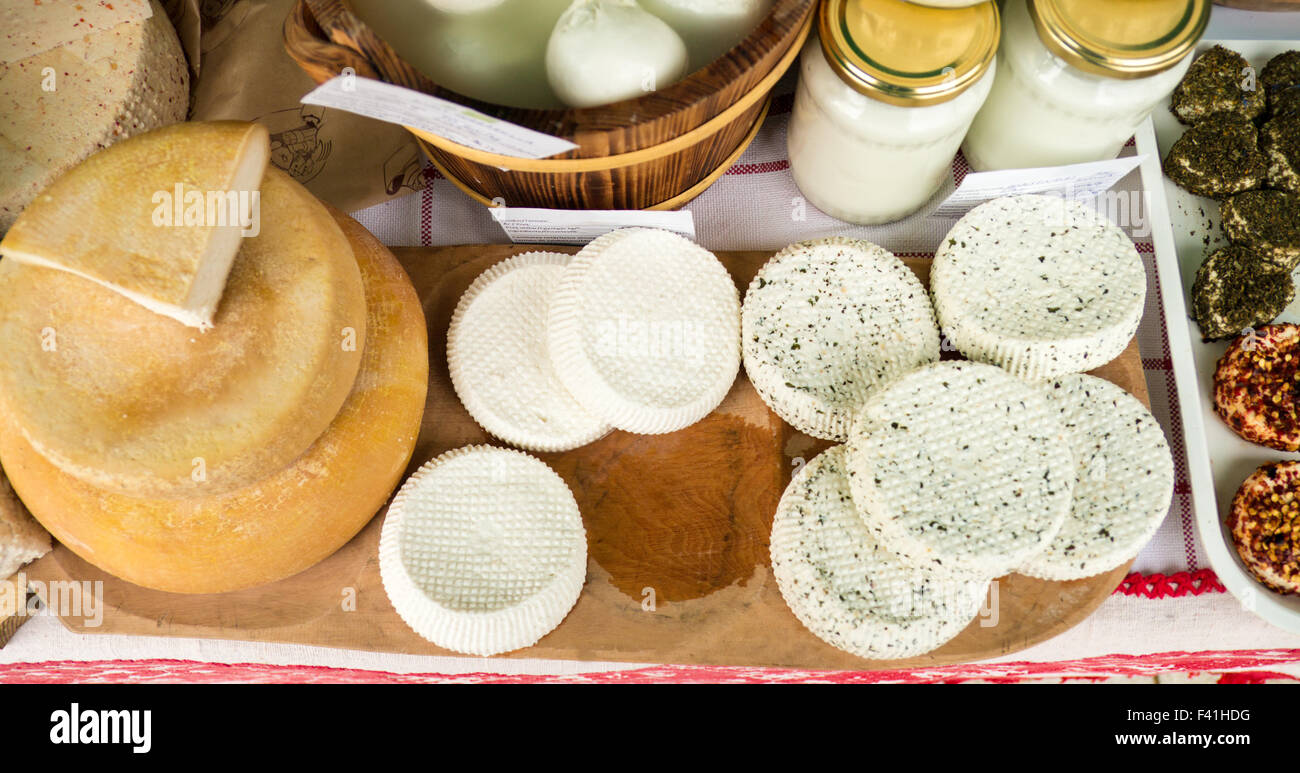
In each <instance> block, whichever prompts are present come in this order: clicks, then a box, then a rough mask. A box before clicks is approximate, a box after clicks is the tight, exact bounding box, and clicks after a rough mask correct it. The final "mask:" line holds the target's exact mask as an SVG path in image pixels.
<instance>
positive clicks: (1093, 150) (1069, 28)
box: [962, 0, 1210, 170]
mask: <svg viewBox="0 0 1300 773" xmlns="http://www.w3.org/2000/svg"><path fill="white" fill-rule="evenodd" d="M1003 16H1004V19H1003V31H1002V45H1001V47H1000V48H999V49H998V74H997V78H996V79H995V80H994V83H993V91H992V92H991V93H990V94H989V98H988V100H987V101H986V102H985V103H984V107H983V108H982V109H981V110H980V113H979V115H978V116H976V117H975V122H974V123H973V124H972V125H971V129H970V132H969V134H967V136H966V142H965V144H964V145H963V146H962V150H963V151H964V153H965V155H966V160H967V161H969V162H970V164H971V166H972V167H974V168H975V169H980V170H987V169H1014V168H1024V167H1036V166H1059V165H1062V164H1073V163H1081V162H1085V161H1100V160H1103V159H1109V158H1114V157H1115V156H1116V155H1117V154H1118V153H1119V151H1120V149H1121V148H1123V147H1124V143H1125V142H1127V141H1128V139H1129V137H1132V136H1133V133H1134V132H1135V131H1136V130H1137V128H1138V126H1139V125H1141V123H1142V122H1143V121H1144V120H1146V118H1147V116H1148V115H1150V114H1151V111H1152V109H1153V108H1154V107H1155V106H1156V105H1157V104H1159V103H1160V102H1161V101H1163V100H1164V99H1165V98H1166V97H1168V96H1169V93H1170V92H1172V91H1173V90H1174V87H1175V86H1176V85H1178V81H1180V80H1181V79H1182V77H1183V76H1184V75H1185V74H1186V73H1187V68H1188V67H1189V66H1190V65H1191V61H1192V52H1193V49H1194V48H1195V47H1196V43H1197V41H1198V40H1200V38H1201V35H1202V34H1203V33H1204V32H1205V26H1206V24H1207V23H1208V22H1209V17H1210V0H1007V1H1006V2H1005V3H1004V4H1003Z"/></svg>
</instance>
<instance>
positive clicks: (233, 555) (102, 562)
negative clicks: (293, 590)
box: [0, 215, 429, 593]
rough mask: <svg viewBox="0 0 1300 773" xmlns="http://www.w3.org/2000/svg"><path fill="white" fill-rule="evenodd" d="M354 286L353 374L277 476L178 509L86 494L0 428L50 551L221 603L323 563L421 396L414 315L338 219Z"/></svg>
mask: <svg viewBox="0 0 1300 773" xmlns="http://www.w3.org/2000/svg"><path fill="white" fill-rule="evenodd" d="M337 217H338V220H339V223H340V224H341V225H342V227H343V230H344V232H345V233H346V234H347V236H348V238H349V239H351V241H352V244H353V248H354V250H355V252H356V255H357V262H358V263H359V265H360V268H361V277H362V280H363V282H364V283H365V292H366V301H367V303H366V306H367V314H368V324H367V327H366V339H365V346H364V352H363V355H362V362H361V369H360V372H359V373H358V375H357V378H356V383H355V385H354V386H353V388H352V392H351V394H349V395H348V398H347V401H346V402H345V403H344V404H343V409H342V410H341V411H340V412H339V413H338V415H337V417H335V419H334V421H333V423H332V424H330V426H329V429H328V430H326V432H325V434H324V435H323V436H321V438H320V439H319V440H317V441H316V442H315V443H314V444H313V445H312V446H311V447H310V448H309V449H308V450H307V452H306V453H305V454H303V455H302V456H301V457H300V458H299V459H297V460H296V461H294V462H293V463H292V464H291V465H289V466H288V467H286V468H284V469H281V470H279V471H277V472H270V473H268V474H267V475H266V477H265V478H264V479H263V480H260V481H258V482H257V483H255V484H253V485H251V486H248V487H246V488H243V489H239V490H237V491H232V492H229V493H226V494H221V495H217V496H208V497H192V498H188V499H182V500H166V499H148V498H141V497H130V496H124V495H121V494H116V493H112V492H108V491H104V490H101V489H97V488H95V487H93V486H91V485H89V484H87V483H85V482H83V481H81V480H78V479H77V478H75V477H73V476H71V475H68V474H67V473H65V472H63V471H61V470H59V469H58V468H57V467H55V466H54V465H53V464H51V463H50V462H49V461H47V460H46V459H45V458H44V457H42V456H41V455H40V454H39V453H37V452H36V451H35V450H34V449H33V448H32V446H31V445H30V444H29V443H28V442H27V441H26V440H25V439H24V438H23V436H22V434H21V433H19V432H16V431H14V425H13V420H12V418H11V417H8V416H0V460H2V461H3V464H4V469H5V471H6V472H8V474H9V478H10V481H11V482H12V483H13V486H14V489H15V490H16V491H17V492H18V495H19V497H21V498H22V500H23V502H24V503H25V504H26V505H27V507H28V509H29V510H30V511H31V512H32V514H33V515H34V516H36V518H37V520H39V521H40V522H41V523H42V524H43V525H44V526H45V527H46V528H47V529H49V530H50V532H51V533H52V534H53V535H54V536H55V538H57V539H58V540H59V541H60V542H62V543H63V544H64V545H66V546H67V547H68V548H70V549H71V550H72V551H73V552H74V553H76V554H77V555H79V556H81V557H82V558H84V559H85V560H87V561H89V562H90V563H92V564H94V565H96V566H98V567H100V568H101V569H104V570H105V571H107V572H109V573H111V574H114V575H117V576H118V577H121V578H122V579H124V580H128V581H130V582H133V583H135V584H137V585H142V586H144V587H146V588H153V589H156V590H163V591H172V592H176V593H219V592H224V591H230V590H238V589H240V588H248V587H252V586H255V585H261V584H263V583H268V582H273V581H275V580H279V579H283V578H285V577H288V576H291V575H293V574H296V573H298V572H300V571H302V570H304V569H307V568H308V567H310V566H312V565H314V564H316V563H317V562H319V561H321V560H322V559H324V558H326V557H327V556H329V555H330V554H332V553H333V552H334V551H336V550H338V549H339V548H340V547H342V546H343V545H344V544H346V543H347V541H348V540H350V539H351V538H352V537H353V536H355V535H356V533H357V532H358V531H360V530H361V528H362V527H364V526H365V525H366V523H368V522H369V521H370V519H371V518H372V517H373V516H374V515H375V513H376V512H377V511H378V510H379V509H380V508H381V507H383V505H384V503H385V502H386V501H387V499H388V495H389V494H390V493H392V491H393V489H394V488H395V487H396V486H397V484H398V482H399V481H400V480H401V476H402V473H403V472H404V471H405V469H406V465H407V463H408V462H409V461H410V458H411V452H412V450H413V449H414V448H415V440H416V436H417V435H418V434H419V431H420V421H421V418H422V416H423V414H424V401H425V392H426V390H427V389H428V377H429V346H428V336H427V332H426V330H425V322H424V312H423V310H422V308H421V306H420V301H419V298H418V297H417V296H416V294H415V288H414V287H413V286H412V284H411V280H410V279H409V278H408V277H407V276H406V273H405V271H403V270H402V267H401V265H400V264H398V263H397V260H396V259H395V258H394V257H393V255H392V253H391V252H389V251H388V250H387V249H386V248H385V247H384V246H383V245H382V244H380V243H379V242H378V241H377V240H376V239H375V238H374V237H373V236H371V235H370V234H369V233H368V232H367V231H366V230H365V229H364V228H362V227H361V226H360V225H359V224H357V223H356V222H355V221H353V220H351V219H350V218H348V217H346V216H345V215H338V216H337Z"/></svg>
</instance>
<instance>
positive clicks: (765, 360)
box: [741, 238, 939, 442]
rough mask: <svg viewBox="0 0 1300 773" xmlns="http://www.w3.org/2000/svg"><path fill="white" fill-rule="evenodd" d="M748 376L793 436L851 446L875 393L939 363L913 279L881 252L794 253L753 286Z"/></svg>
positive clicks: (830, 246) (831, 244)
mask: <svg viewBox="0 0 1300 773" xmlns="http://www.w3.org/2000/svg"><path fill="white" fill-rule="evenodd" d="M741 341H742V349H743V351H744V359H745V372H746V373H748V374H749V380H750V382H751V383H753V385H754V388H755V389H756V390H757V391H758V394H759V396H760V397H762V398H763V401H764V402H765V403H767V404H768V406H769V407H770V408H771V409H772V410H773V411H775V412H776V413H777V415H779V416H780V417H781V418H782V419H785V421H786V422H788V423H789V424H790V425H792V426H793V427H795V428H796V429H798V430H800V431H802V432H806V433H808V434H809V435H813V436H815V437H820V438H826V439H828V440H838V441H841V442H843V441H845V440H847V439H848V437H849V427H850V426H851V425H852V423H853V414H854V413H855V412H856V411H857V409H858V408H859V407H861V405H862V403H863V401H864V400H865V399H866V397H867V395H869V394H870V393H871V392H872V390H873V389H876V388H877V387H879V386H880V385H882V384H885V383H888V382H889V381H891V380H893V379H894V378H897V377H898V376H900V375H902V374H903V373H906V372H908V371H910V370H913V369H915V368H917V367H919V366H921V365H924V364H926V363H930V362H934V361H936V360H938V359H939V328H938V326H937V325H936V323H935V320H934V310H933V308H931V306H930V299H929V296H927V294H926V292H925V288H924V287H923V286H922V285H921V282H920V280H918V279H917V278H916V274H914V273H912V271H911V269H909V268H908V267H907V266H906V265H904V264H903V262H902V261H901V260H899V259H898V258H896V257H894V255H893V254H892V253H890V252H888V251H886V250H884V249H883V248H881V247H878V246H876V245H874V244H871V243H870V242H864V241H859V240H855V239H842V238H831V239H823V240H820V241H812V242H801V243H799V244H793V245H791V246H789V247H787V248H785V249H784V250H782V251H781V252H778V253H777V254H776V255H775V256H774V257H773V258H772V259H771V260H769V261H768V262H767V264H766V265H764V266H763V268H762V269H761V270H760V271H759V272H758V275H757V276H755V277H754V281H753V282H751V283H750V285H749V290H748V292H746V293H745V302H744V305H743V306H742V309H741Z"/></svg>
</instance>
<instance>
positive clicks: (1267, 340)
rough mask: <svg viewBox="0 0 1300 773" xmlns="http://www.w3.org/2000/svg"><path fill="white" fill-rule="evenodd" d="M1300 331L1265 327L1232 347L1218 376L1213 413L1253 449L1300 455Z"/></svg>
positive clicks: (1220, 363)
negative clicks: (1298, 399) (1255, 445)
mask: <svg viewBox="0 0 1300 773" xmlns="http://www.w3.org/2000/svg"><path fill="white" fill-rule="evenodd" d="M1297 391H1300V327H1297V326H1296V325H1265V326H1263V327H1261V328H1260V329H1259V330H1258V331H1256V332H1255V333H1252V334H1248V335H1243V336H1241V337H1240V338H1238V339H1237V340H1235V341H1233V342H1232V345H1231V346H1229V347H1228V351H1226V352H1224V354H1223V357H1222V358H1220V359H1219V365H1218V368H1216V369H1215V371H1214V407H1215V409H1216V410H1217V411H1218V412H1219V416H1220V417H1222V419H1223V420H1224V421H1225V422H1227V424H1228V427H1230V428H1231V429H1232V431H1233V432H1236V433H1237V434H1238V435H1241V436H1242V437H1243V438H1245V439H1247V440H1249V441H1250V442H1252V443H1258V444H1260V445H1264V446H1268V447H1269V448H1276V449H1277V450H1279V451H1296V450H1300V416H1298V415H1297V413H1296V393H1297Z"/></svg>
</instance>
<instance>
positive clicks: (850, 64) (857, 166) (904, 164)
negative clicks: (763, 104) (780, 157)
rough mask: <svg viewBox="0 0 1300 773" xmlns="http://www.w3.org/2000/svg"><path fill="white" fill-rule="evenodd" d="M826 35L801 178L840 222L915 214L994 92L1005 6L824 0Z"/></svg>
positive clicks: (818, 42) (795, 132)
mask: <svg viewBox="0 0 1300 773" xmlns="http://www.w3.org/2000/svg"><path fill="white" fill-rule="evenodd" d="M817 31H818V34H817V35H814V36H812V37H811V38H810V39H809V41H808V43H807V45H806V46H805V47H804V50H803V53H802V55H801V61H800V70H799V76H800V77H799V85H798V88H797V90H796V93H795V103H794V111H793V113H792V114H791V116H790V126H789V131H788V143H789V152H790V169H791V172H792V174H793V175H794V180H795V183H796V184H797V185H798V186H799V190H800V191H801V192H802V193H803V195H804V196H805V197H806V198H807V199H808V201H810V202H811V203H812V204H813V205H814V206H815V207H817V208H818V209H820V210H821V211H823V212H825V213H826V214H828V215H831V216H832V217H835V218H838V219H840V220H846V221H848V222H851V223H858V224H863V225H870V224H876V223H886V222H891V221H894V220H898V219H900V218H903V217H906V216H907V215H909V214H911V213H913V212H915V211H916V210H918V209H920V208H921V207H922V206H924V205H925V203H926V202H927V201H928V200H929V199H930V198H931V197H932V196H933V195H934V194H935V192H936V191H938V190H939V188H940V186H942V185H943V182H944V181H945V180H946V179H948V175H949V171H950V169H951V165H952V160H953V157H954V156H955V155H956V154H957V149H958V147H959V146H960V145H961V141H962V138H963V137H964V136H965V134H966V129H967V127H969V126H970V122H971V120H972V119H973V118H974V117H975V114H976V112H978V110H979V108H980V105H981V104H982V103H983V102H984V98H985V97H986V96H987V95H988V92H989V88H990V87H991V86H992V83H993V75H994V72H995V69H996V68H995V62H994V56H995V53H996V51H997V44H998V31H999V20H998V10H997V6H996V4H995V3H993V2H992V0H987V1H986V2H983V3H980V4H978V5H975V6H971V7H967V8H953V9H940V8H928V7H924V6H920V5H915V4H912V3H908V2H905V1H904V0H823V3H822V6H821V8H820V9H819V10H818V29H817Z"/></svg>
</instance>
